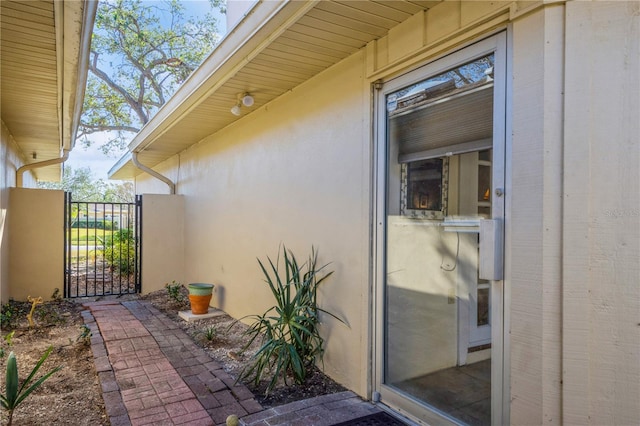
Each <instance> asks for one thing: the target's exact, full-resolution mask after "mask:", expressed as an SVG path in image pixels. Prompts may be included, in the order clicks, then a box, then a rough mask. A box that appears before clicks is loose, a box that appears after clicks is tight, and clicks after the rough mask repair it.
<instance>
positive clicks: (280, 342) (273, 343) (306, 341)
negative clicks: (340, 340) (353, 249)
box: [238, 246, 344, 393]
mask: <svg viewBox="0 0 640 426" xmlns="http://www.w3.org/2000/svg"><path fill="white" fill-rule="evenodd" d="M282 253H283V261H284V271H282V270H281V269H280V260H281V258H280V254H279V253H278V258H277V259H276V263H275V264H274V263H273V262H272V261H271V259H270V258H269V257H267V259H268V261H269V264H268V268H267V267H265V265H264V264H263V263H262V262H261V261H260V259H258V263H259V264H260V268H261V269H262V272H263V274H264V276H265V282H266V283H267V284H268V285H269V288H270V290H271V293H272V294H273V297H274V298H275V302H276V304H275V305H274V306H272V307H270V308H269V309H267V310H266V311H265V312H264V313H263V314H262V315H250V316H248V317H245V318H253V319H254V320H255V321H254V322H253V324H251V326H250V327H249V329H247V331H246V332H245V333H246V334H247V335H249V336H250V340H249V343H248V344H247V345H246V346H245V348H244V350H246V349H247V348H248V347H249V346H250V345H251V344H252V343H253V342H254V341H255V340H256V339H259V340H260V341H261V347H260V349H259V350H258V352H257V353H256V354H255V355H254V361H253V363H252V364H251V365H250V366H248V367H247V368H245V369H243V370H242V372H241V373H240V376H239V378H238V380H245V379H249V380H253V381H254V383H255V384H256V385H258V384H259V382H260V380H261V379H262V377H263V376H264V375H265V373H271V374H272V377H271V379H270V381H269V383H268V385H267V389H266V393H269V392H270V391H271V390H272V389H273V388H274V386H275V385H276V383H277V380H278V377H280V376H281V377H282V378H283V379H284V382H285V384H286V383H287V377H288V375H291V376H293V378H294V380H295V382H296V383H304V381H305V379H306V375H307V370H308V369H309V368H310V367H311V366H312V365H313V364H314V363H315V361H316V359H317V358H320V359H322V355H323V347H322V346H323V339H322V337H321V336H320V333H319V332H318V324H319V322H320V318H319V313H320V312H323V313H326V314H328V315H331V316H332V317H334V318H336V319H338V320H339V321H340V322H343V321H342V320H340V319H339V318H337V317H336V316H335V315H333V314H331V313H329V312H327V311H325V310H323V309H320V308H318V305H317V289H318V286H319V285H320V283H322V282H323V281H324V280H325V279H326V278H327V277H329V276H330V275H331V274H332V273H333V272H327V273H325V274H324V275H322V276H321V275H320V274H321V272H322V271H323V269H325V267H326V266H327V265H324V266H321V267H317V258H318V253H317V252H316V251H315V250H314V248H313V247H312V248H311V256H310V257H309V260H308V261H307V262H306V263H304V264H302V265H299V264H298V261H297V260H296V258H295V256H294V254H293V253H292V252H291V251H289V250H287V249H286V247H284V246H282ZM343 323H344V322H343Z"/></svg>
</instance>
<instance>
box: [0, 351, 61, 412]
mask: <svg viewBox="0 0 640 426" xmlns="http://www.w3.org/2000/svg"><path fill="white" fill-rule="evenodd" d="M52 349H53V347H52V346H49V349H47V350H46V352H45V353H44V354H43V355H42V357H41V358H40V360H39V361H38V363H37V364H36V366H35V367H33V370H31V373H30V374H29V377H27V378H26V380H25V381H24V382H22V385H20V386H18V361H17V360H16V355H15V354H14V353H13V352H11V353H10V354H9V358H7V376H6V382H5V386H6V388H7V389H6V392H5V394H4V395H0V404H2V407H3V408H4V409H5V410H7V411H8V412H9V423H7V425H11V421H12V420H13V412H14V410H15V409H16V407H17V406H18V405H19V404H20V403H21V402H22V401H24V399H25V398H26V397H28V396H29V395H30V394H31V392H33V391H34V390H36V389H37V388H38V387H39V386H40V385H41V384H42V383H43V382H44V381H45V380H47V379H48V378H49V377H51V375H53V374H54V373H56V372H58V371H59V370H60V369H61V368H62V366H61V365H60V366H58V367H56V368H54V369H53V370H51V371H49V372H48V373H47V374H45V375H44V376H42V377H40V378H39V379H38V380H37V381H36V382H35V383H33V384H32V385H31V386H29V383H31V380H33V377H34V376H35V375H36V373H37V372H38V370H39V369H40V367H41V366H42V364H43V363H44V362H45V360H46V359H47V358H48V357H49V354H50V353H51V350H52ZM27 386H28V387H27Z"/></svg>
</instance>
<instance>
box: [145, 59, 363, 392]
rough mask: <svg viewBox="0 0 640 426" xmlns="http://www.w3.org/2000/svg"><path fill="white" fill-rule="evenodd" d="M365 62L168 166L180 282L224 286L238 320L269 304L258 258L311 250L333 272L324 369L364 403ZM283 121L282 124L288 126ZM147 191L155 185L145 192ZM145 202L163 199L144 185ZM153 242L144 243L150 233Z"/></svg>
mask: <svg viewBox="0 0 640 426" xmlns="http://www.w3.org/2000/svg"><path fill="white" fill-rule="evenodd" d="M363 63H364V61H363V54H362V53H358V54H356V55H354V56H352V57H351V58H349V59H347V60H345V61H343V62H341V63H340V64H338V65H337V66H335V67H333V68H331V69H330V70H328V71H326V72H324V73H323V74H321V75H319V76H318V77H317V78H314V79H312V80H311V81H309V82H307V83H305V84H303V85H301V86H299V87H298V88H296V89H294V90H293V91H292V92H290V93H288V94H286V95H284V96H282V97H281V98H279V99H277V100H276V101H274V102H272V103H270V104H269V105H267V106H266V107H264V108H262V109H261V110H259V111H256V112H253V113H252V114H251V116H250V117H249V118H247V119H243V120H240V121H238V122H237V123H236V124H235V125H233V126H230V127H228V128H226V129H225V130H223V131H221V132H219V133H217V134H215V135H212V136H211V137H209V138H207V139H205V140H204V141H202V142H201V143H199V144H198V145H196V146H194V147H192V148H191V149H189V150H187V151H186V152H184V153H183V154H181V155H180V161H179V164H180V166H179V171H178V169H177V162H176V161H173V160H170V161H168V162H167V164H166V168H163V169H162V170H161V172H163V173H165V172H166V174H167V176H168V177H174V178H175V177H177V178H178V179H177V181H178V191H179V193H180V194H183V195H184V197H185V277H186V281H187V282H193V281H203V282H213V283H215V284H216V285H217V294H216V298H217V300H216V301H215V303H216V305H217V306H219V307H220V308H222V309H224V310H226V311H227V312H229V313H230V314H231V315H233V316H234V317H237V318H239V317H242V316H244V315H247V314H254V313H261V312H262V311H263V310H264V309H265V308H266V307H267V306H269V304H270V303H271V298H272V296H271V294H270V292H269V289H268V287H267V285H266V284H265V283H264V282H263V277H262V275H261V272H260V269H259V266H258V263H257V261H256V257H259V258H260V259H262V260H266V256H267V255H268V256H270V257H271V258H272V259H274V260H275V258H276V257H277V255H278V248H279V245H280V244H281V243H283V244H286V246H287V248H289V249H291V250H293V251H294V253H295V254H296V255H297V256H298V257H299V258H300V260H301V261H302V260H305V259H306V256H307V255H308V253H309V252H310V250H311V246H312V245H314V246H315V247H317V248H318V249H319V254H320V256H319V262H320V264H324V263H328V262H331V265H330V266H329V269H328V270H333V271H335V273H334V275H333V276H332V277H331V278H330V279H329V280H328V281H326V282H325V283H324V284H323V286H324V288H323V289H322V290H321V296H320V304H321V306H322V307H324V308H325V309H327V310H329V311H331V312H333V313H335V314H336V315H338V316H339V317H341V318H344V319H345V320H346V322H347V323H348V327H347V326H345V325H342V324H340V323H338V322H337V321H335V320H333V319H331V318H325V323H324V330H323V331H324V335H325V337H326V341H327V348H328V352H327V354H326V355H325V367H326V369H327V372H328V373H329V374H331V376H333V377H334V378H336V379H337V380H339V381H340V382H342V383H343V384H345V385H346V386H348V387H350V388H351V389H354V390H356V391H357V392H359V393H361V394H365V393H366V372H367V365H366V351H363V350H362V349H363V348H365V347H367V345H368V343H367V342H366V340H367V335H368V321H366V315H367V313H368V306H367V302H368V299H367V291H368V290H367V289H368V268H369V263H368V262H369V261H368V252H369V245H368V244H369V206H370V200H369V190H368V186H369V179H370V171H369V156H370V154H369V152H370V145H369V139H368V136H369V124H368V116H367V114H365V112H366V111H368V110H369V107H368V100H369V92H368V89H365V85H364V83H363V77H362V74H363ZM285 117H286V119H284V118H285ZM149 184H151V185H149ZM138 188H139V189H138V192H147V191H155V190H158V191H166V188H163V187H162V184H160V185H158V183H156V182H153V181H148V180H145V181H144V182H139V183H138ZM145 232H146V231H145Z"/></svg>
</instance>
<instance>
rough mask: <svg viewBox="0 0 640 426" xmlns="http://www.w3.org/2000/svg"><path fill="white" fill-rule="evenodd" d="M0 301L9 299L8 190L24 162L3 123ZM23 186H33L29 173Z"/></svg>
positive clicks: (0, 150) (0, 127)
mask: <svg viewBox="0 0 640 426" xmlns="http://www.w3.org/2000/svg"><path fill="white" fill-rule="evenodd" d="M0 130H1V133H0V165H1V166H2V167H0V300H1V301H2V302H6V301H7V300H8V299H9V253H10V251H9V235H10V230H9V216H10V215H9V188H11V187H13V186H15V184H16V170H18V168H20V167H21V166H22V165H23V164H24V162H23V161H22V157H21V154H20V152H19V149H18V146H17V144H16V143H15V141H14V140H13V137H12V136H11V133H10V132H9V129H7V127H6V126H5V124H4V122H0ZM23 183H24V185H25V186H28V187H29V186H34V185H35V181H34V179H33V175H32V174H31V172H29V173H25V174H24V182H23Z"/></svg>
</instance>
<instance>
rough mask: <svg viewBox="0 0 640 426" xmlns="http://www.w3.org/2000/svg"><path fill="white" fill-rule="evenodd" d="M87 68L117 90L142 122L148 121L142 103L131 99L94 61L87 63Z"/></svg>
mask: <svg viewBox="0 0 640 426" xmlns="http://www.w3.org/2000/svg"><path fill="white" fill-rule="evenodd" d="M89 70H90V71H91V72H92V73H93V74H95V76H96V77H98V78H99V79H100V80H102V81H104V82H105V83H106V84H107V85H108V86H109V87H111V88H112V89H113V90H115V91H116V92H118V93H119V94H120V95H121V96H122V97H123V98H124V99H125V101H126V102H127V104H129V106H130V107H131V109H133V110H134V111H135V113H136V114H137V115H138V117H139V118H140V121H141V122H142V124H147V122H148V121H149V117H147V114H146V113H145V112H144V109H143V108H142V105H141V104H139V103H138V102H136V100H135V99H133V97H132V96H131V95H130V94H129V93H128V92H127V91H126V90H125V89H124V88H123V87H121V86H120V85H118V84H117V83H116V82H115V81H113V80H111V78H110V77H109V76H108V75H107V73H105V72H104V71H102V70H101V69H99V68H98V67H97V66H96V63H95V61H94V63H90V64H89Z"/></svg>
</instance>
